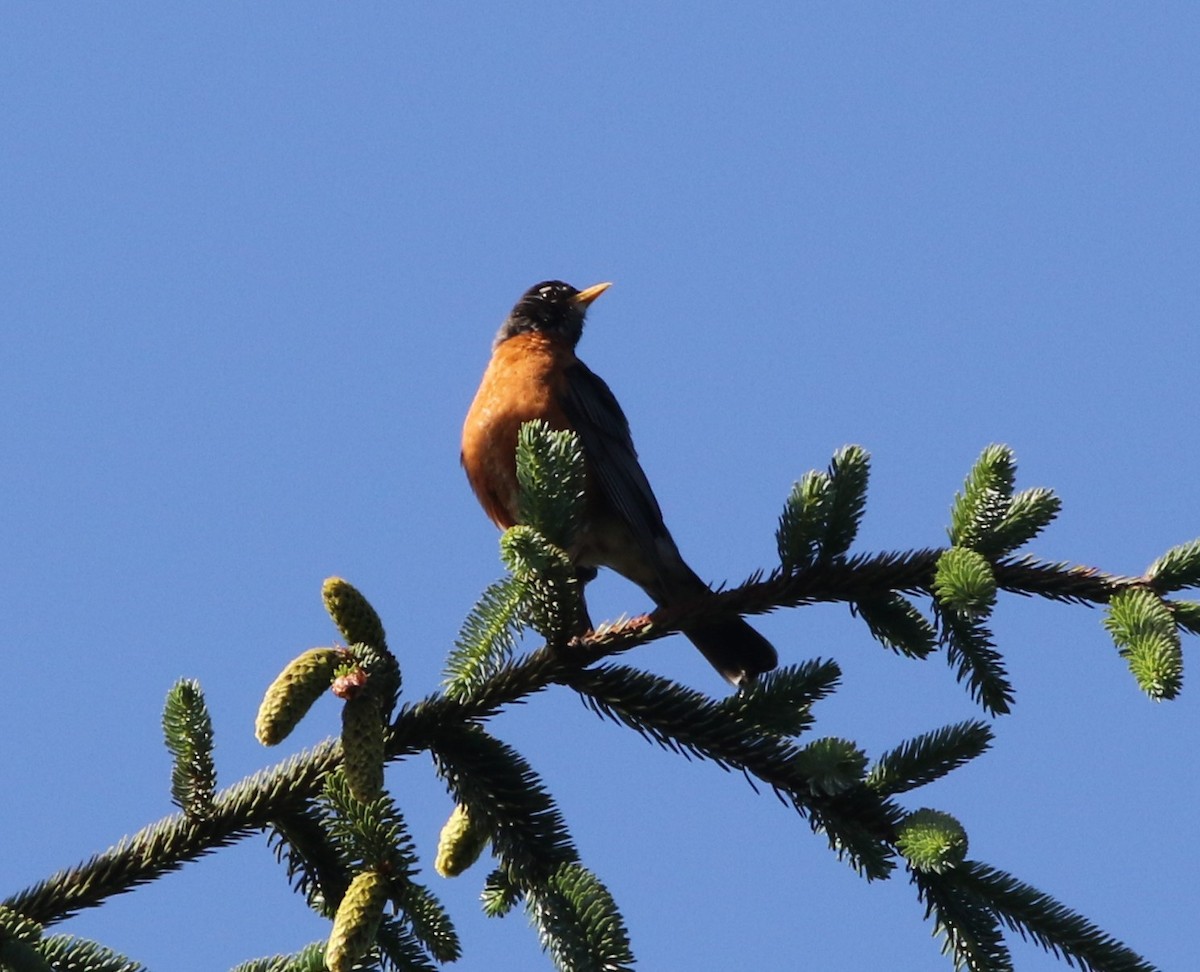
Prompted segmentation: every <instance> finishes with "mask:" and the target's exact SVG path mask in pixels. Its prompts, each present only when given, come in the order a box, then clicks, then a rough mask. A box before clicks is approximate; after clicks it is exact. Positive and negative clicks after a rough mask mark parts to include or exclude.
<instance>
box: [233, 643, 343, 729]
mask: <svg viewBox="0 0 1200 972" xmlns="http://www.w3.org/2000/svg"><path fill="white" fill-rule="evenodd" d="M343 657H344V656H343V653H342V652H341V651H340V650H339V649H337V648H312V649H310V650H308V651H306V652H304V654H302V655H299V656H298V657H296V658H294V659H292V661H291V662H289V663H288V665H287V667H286V668H285V669H284V670H283V671H282V672H280V673H279V677H278V678H276V679H275V681H273V682H272V683H271V685H270V688H268V689H267V693H266V695H264V696H263V700H262V705H260V706H259V707H258V718H256V719H255V720H254V735H255V736H257V737H258V741H259V742H260V743H262V744H263V745H264V746H274V745H275V744H276V743H279V742H282V741H283V740H284V739H286V738H287V737H288V735H289V734H290V733H291V731H292V730H293V729H295V728H296V725H297V724H298V723H299V722H300V720H301V719H303V718H304V715H305V713H306V712H308V710H309V709H311V708H312V705H313V703H314V702H316V701H317V699H319V698H320V697H321V696H322V695H323V694H324V693H325V692H326V691H327V690H328V688H329V684H330V682H331V681H332V680H333V676H334V673H335V671H336V670H337V667H338V665H339V664H340V663H341V662H342V660H343Z"/></svg>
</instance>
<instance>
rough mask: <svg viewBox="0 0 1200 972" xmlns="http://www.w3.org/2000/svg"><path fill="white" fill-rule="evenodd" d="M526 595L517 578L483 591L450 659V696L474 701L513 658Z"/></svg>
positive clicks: (448, 680) (447, 669)
mask: <svg viewBox="0 0 1200 972" xmlns="http://www.w3.org/2000/svg"><path fill="white" fill-rule="evenodd" d="M526 596H527V588H526V585H524V584H522V583H520V582H518V581H517V580H516V579H515V578H513V577H506V578H504V579H503V580H499V581H496V582H495V583H494V584H492V585H491V586H489V587H488V588H487V590H485V591H484V592H483V594H482V596H481V597H480V598H479V600H478V601H477V602H476V603H475V606H474V607H473V608H471V613H470V614H468V615H467V617H466V620H465V621H463V624H462V628H461V629H460V631H459V634H458V638H457V639H456V640H455V642H454V648H453V649H452V650H451V652H450V656H449V657H448V658H447V659H446V675H445V681H444V686H445V692H446V695H447V696H449V697H450V698H455V699H468V698H470V697H471V696H472V695H473V694H474V693H475V692H476V691H477V690H478V689H479V687H480V686H481V685H483V684H484V683H486V682H487V681H488V679H489V678H490V677H491V676H493V675H494V674H495V673H496V671H497V670H498V669H499V668H500V667H501V666H502V665H503V664H504V663H505V662H506V661H508V659H509V658H511V657H512V653H513V651H514V650H515V649H516V646H517V632H518V631H519V630H520V628H521V623H522V618H523V616H524V613H523V605H524V603H525V599H526Z"/></svg>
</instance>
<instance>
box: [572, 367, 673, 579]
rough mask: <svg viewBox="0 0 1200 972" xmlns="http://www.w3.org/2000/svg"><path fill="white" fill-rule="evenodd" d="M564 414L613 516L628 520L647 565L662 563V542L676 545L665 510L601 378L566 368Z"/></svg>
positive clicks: (588, 372) (620, 414)
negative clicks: (577, 438) (664, 522)
mask: <svg viewBox="0 0 1200 972" xmlns="http://www.w3.org/2000/svg"><path fill="white" fill-rule="evenodd" d="M566 378H567V391H566V395H565V400H564V401H563V403H562V406H563V411H565V412H566V414H567V418H568V419H569V420H570V422H571V425H572V426H573V427H574V429H575V431H576V432H577V433H578V434H579V440H580V442H581V443H582V445H583V454H584V456H585V457H586V458H587V461H588V469H589V471H590V473H591V475H592V477H593V479H594V481H595V484H596V485H597V486H598V487H599V491H600V495H601V497H602V498H603V499H604V500H605V501H606V503H607V504H608V506H609V507H610V508H611V511H612V512H613V513H615V514H616V515H617V516H619V517H620V518H621V519H623V520H624V521H625V522H626V523H627V524H628V525H629V528H630V530H631V531H632V533H633V535H634V536H635V537H636V538H637V541H638V544H639V545H640V546H641V547H642V548H643V550H644V552H645V554H646V557H647V562H648V563H650V564H659V565H660V564H661V559H662V552H661V547H660V546H659V544H658V541H661V540H663V539H666V540H667V541H668V543H670V544H671V546H672V547H673V546H674V543H673V541H671V539H670V534H669V533H667V528H666V526H665V525H664V524H663V517H662V510H661V509H659V506H658V500H657V499H655V497H654V491H653V490H652V489H651V488H650V482H649V480H647V479H646V474H645V473H644V472H642V467H641V465H639V463H638V458H637V451H636V450H635V449H634V447H633V437H632V436H631V435H630V434H629V422H628V420H627V419H626V418H625V413H624V412H622V411H621V406H620V405H619V404H617V399H616V397H615V396H614V395H613V393H612V392H611V391H610V390H609V387H608V385H606V384H605V383H604V381H603V379H601V378H600V377H599V376H597V375H596V374H595V373H594V372H593V371H592V370H591V369H590V368H588V366H587V365H585V364H584V363H583V362H582V361H576V362H574V363H573V364H571V365H570V366H569V367H568V368H567V373H566Z"/></svg>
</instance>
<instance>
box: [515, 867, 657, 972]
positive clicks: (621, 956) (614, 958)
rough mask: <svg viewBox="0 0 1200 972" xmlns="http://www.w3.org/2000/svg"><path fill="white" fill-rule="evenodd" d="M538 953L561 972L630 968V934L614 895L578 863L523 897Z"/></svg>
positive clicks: (610, 971)
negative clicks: (534, 928) (542, 952)
mask: <svg viewBox="0 0 1200 972" xmlns="http://www.w3.org/2000/svg"><path fill="white" fill-rule="evenodd" d="M526 907H527V909H528V911H529V914H530V917H531V918H532V919H533V921H534V923H535V924H536V925H537V928H538V936H539V938H540V939H541V942H542V947H543V948H544V949H545V950H546V951H547V952H549V954H550V957H551V958H552V959H553V961H554V965H555V967H556V968H557V969H559V970H560V972H622V970H626V969H631V968H632V967H633V953H632V951H631V950H630V946H629V933H628V932H627V931H626V929H625V922H624V920H623V919H622V918H621V914H620V912H619V911H618V910H617V905H616V902H615V901H614V900H613V897H612V895H611V894H610V893H609V891H608V888H606V887H605V886H604V885H603V884H602V883H601V882H600V881H599V880H598V879H597V878H596V876H595V875H594V874H592V872H591V871H589V870H588V869H587V868H585V867H583V866H582V865H581V864H579V863H577V862H570V863H565V864H563V865H561V866H560V867H559V868H558V869H557V870H556V871H555V872H554V874H553V875H551V877H550V880H549V881H548V882H546V883H545V884H544V885H541V886H538V887H535V888H532V889H531V890H530V891H529V892H528V893H527V894H526Z"/></svg>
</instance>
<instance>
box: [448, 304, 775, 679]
mask: <svg viewBox="0 0 1200 972" xmlns="http://www.w3.org/2000/svg"><path fill="white" fill-rule="evenodd" d="M610 286H611V284H610V283H600V284H596V285H595V286H592V287H588V288H586V289H584V290H577V289H576V288H574V287H572V286H571V285H570V284H567V283H564V282H563V281H561V280H546V281H543V282H542V283H539V284H536V285H534V286H533V287H531V288H529V290H527V291H526V292H525V293H524V295H522V297H521V299H520V300H518V301H517V303H516V305H515V306H514V307H513V309H512V311H511V312H510V313H509V314H508V316H507V317H506V318H505V319H504V322H503V323H502V324H501V326H500V330H499V331H498V332H497V334H496V337H495V340H494V342H493V344H492V356H491V360H490V361H489V362H488V365H487V368H486V369H485V371H484V374H483V379H482V381H481V382H480V385H479V390H478V391H477V392H476V394H475V398H474V400H473V402H472V403H471V407H470V409H469V410H468V412H467V417H466V420H465V422H464V423H463V434H462V454H461V459H462V465H463V468H464V470H465V471H466V474H467V479H468V481H469V482H470V485H471V488H472V490H473V491H474V493H475V496H476V498H477V499H478V500H479V503H480V505H481V506H482V507H483V509H484V512H485V513H486V514H487V515H488V517H489V518H490V519H491V520H492V522H493V523H495V524H496V526H498V527H499V528H500V529H502V530H505V529H508V528H509V527H512V526H514V525H516V524H517V523H518V516H519V513H518V509H519V492H520V489H519V486H518V483H517V469H516V450H517V434H518V432H519V430H520V428H521V426H522V424H524V423H525V422H528V421H532V420H535V419H541V420H543V421H544V422H546V423H547V425H549V426H550V427H551V428H553V429H556V430H562V429H571V430H573V431H574V432H575V433H576V434H577V435H578V437H579V442H580V445H581V448H582V451H583V456H584V466H585V471H586V479H585V488H584V513H583V516H582V517H581V523H580V526H579V529H578V531H577V533H576V536H575V539H574V541H573V543H572V546H571V549H570V550H568V551H567V553H568V555H569V556H570V558H571V562H572V564H573V565H574V566H575V568H576V570H577V572H578V574H579V576H580V578H581V579H582V580H584V581H585V582H586V581H587V580H590V579H591V578H592V577H594V576H595V575H596V571H597V568H600V567H607V568H610V569H611V570H614V571H616V572H617V573H618V574H620V575H621V576H623V577H625V578H627V579H628V580H630V581H632V582H633V583H634V584H636V585H638V586H639V587H640V588H642V590H643V591H645V592H646V594H648V595H649V596H650V598H651V599H652V600H653V601H654V603H655V604H656V605H657V606H658V607H660V608H661V607H672V606H677V605H683V604H687V603H693V602H697V601H700V600H701V599H703V598H707V597H711V596H712V591H711V589H710V588H709V586H708V585H707V584H705V583H704V581H703V580H701V579H700V577H699V575H697V574H696V572H695V571H693V570H692V569H691V568H690V567H689V566H688V565H687V563H686V562H685V561H684V559H683V557H682V555H681V554H680V552H679V548H678V547H677V546H676V544H675V541H674V540H673V539H672V537H671V534H670V533H669V532H668V530H667V527H666V525H665V524H664V523H663V515H662V510H661V508H660V507H659V504H658V500H657V499H656V498H655V496H654V491H653V490H652V489H651V488H650V482H649V480H648V479H647V478H646V474H645V472H644V471H643V470H642V467H641V464H640V463H639V462H638V456H637V451H636V450H635V449H634V445H633V437H632V435H631V433H630V430H629V422H628V420H627V419H626V418H625V413H624V412H623V411H622V410H621V406H620V405H619V404H618V402H617V399H616V396H615V395H613V393H612V391H611V390H610V389H609V387H608V385H607V384H605V382H604V381H603V380H602V379H601V378H600V377H599V376H598V375H596V374H595V372H593V371H592V370H591V369H590V368H588V366H587V365H585V364H584V363H583V362H582V361H580V360H579V358H578V357H576V354H575V348H576V345H577V344H578V343H579V339H580V338H581V337H582V335H583V324H584V317H585V315H586V314H587V311H588V308H589V307H590V306H591V304H592V302H593V301H594V300H595V299H596V298H597V297H599V296H600V295H601V294H602V293H604V292H605V291H606V290H607V289H608V288H609V287H610ZM682 633H683V634H684V635H685V636H686V637H687V638H688V639H689V640H690V641H691V642H692V644H694V645H695V646H696V647H697V648H698V649H699V650H700V653H701V654H702V655H703V656H704V657H705V658H706V659H707V660H708V662H709V663H710V664H711V665H712V666H713V668H715V669H716V670H717V671H718V672H719V673H720V674H721V675H722V676H723V677H724V678H725V679H726V680H727V681H728V682H729V683H730V684H732V685H734V686H736V687H738V688H745V687H747V686H748V685H750V684H751V683H752V682H753V681H754V680H755V679H756V678H757V676H759V675H761V674H763V673H765V672H768V671H770V670H771V669H773V668H775V666H776V665H777V664H778V661H779V659H778V655H777V653H776V651H775V648H774V647H773V646H772V645H771V643H770V642H769V641H768V640H767V639H766V638H764V637H763V636H762V635H761V634H759V633H758V631H756V630H755V629H754V628H753V627H751V626H750V625H749V624H748V623H747V622H746V621H745V620H744V619H742V618H741V617H737V616H733V617H729V618H722V619H718V620H713V621H705V622H704V623H702V624H699V625H695V626H688V627H684V628H683V629H682Z"/></svg>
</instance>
